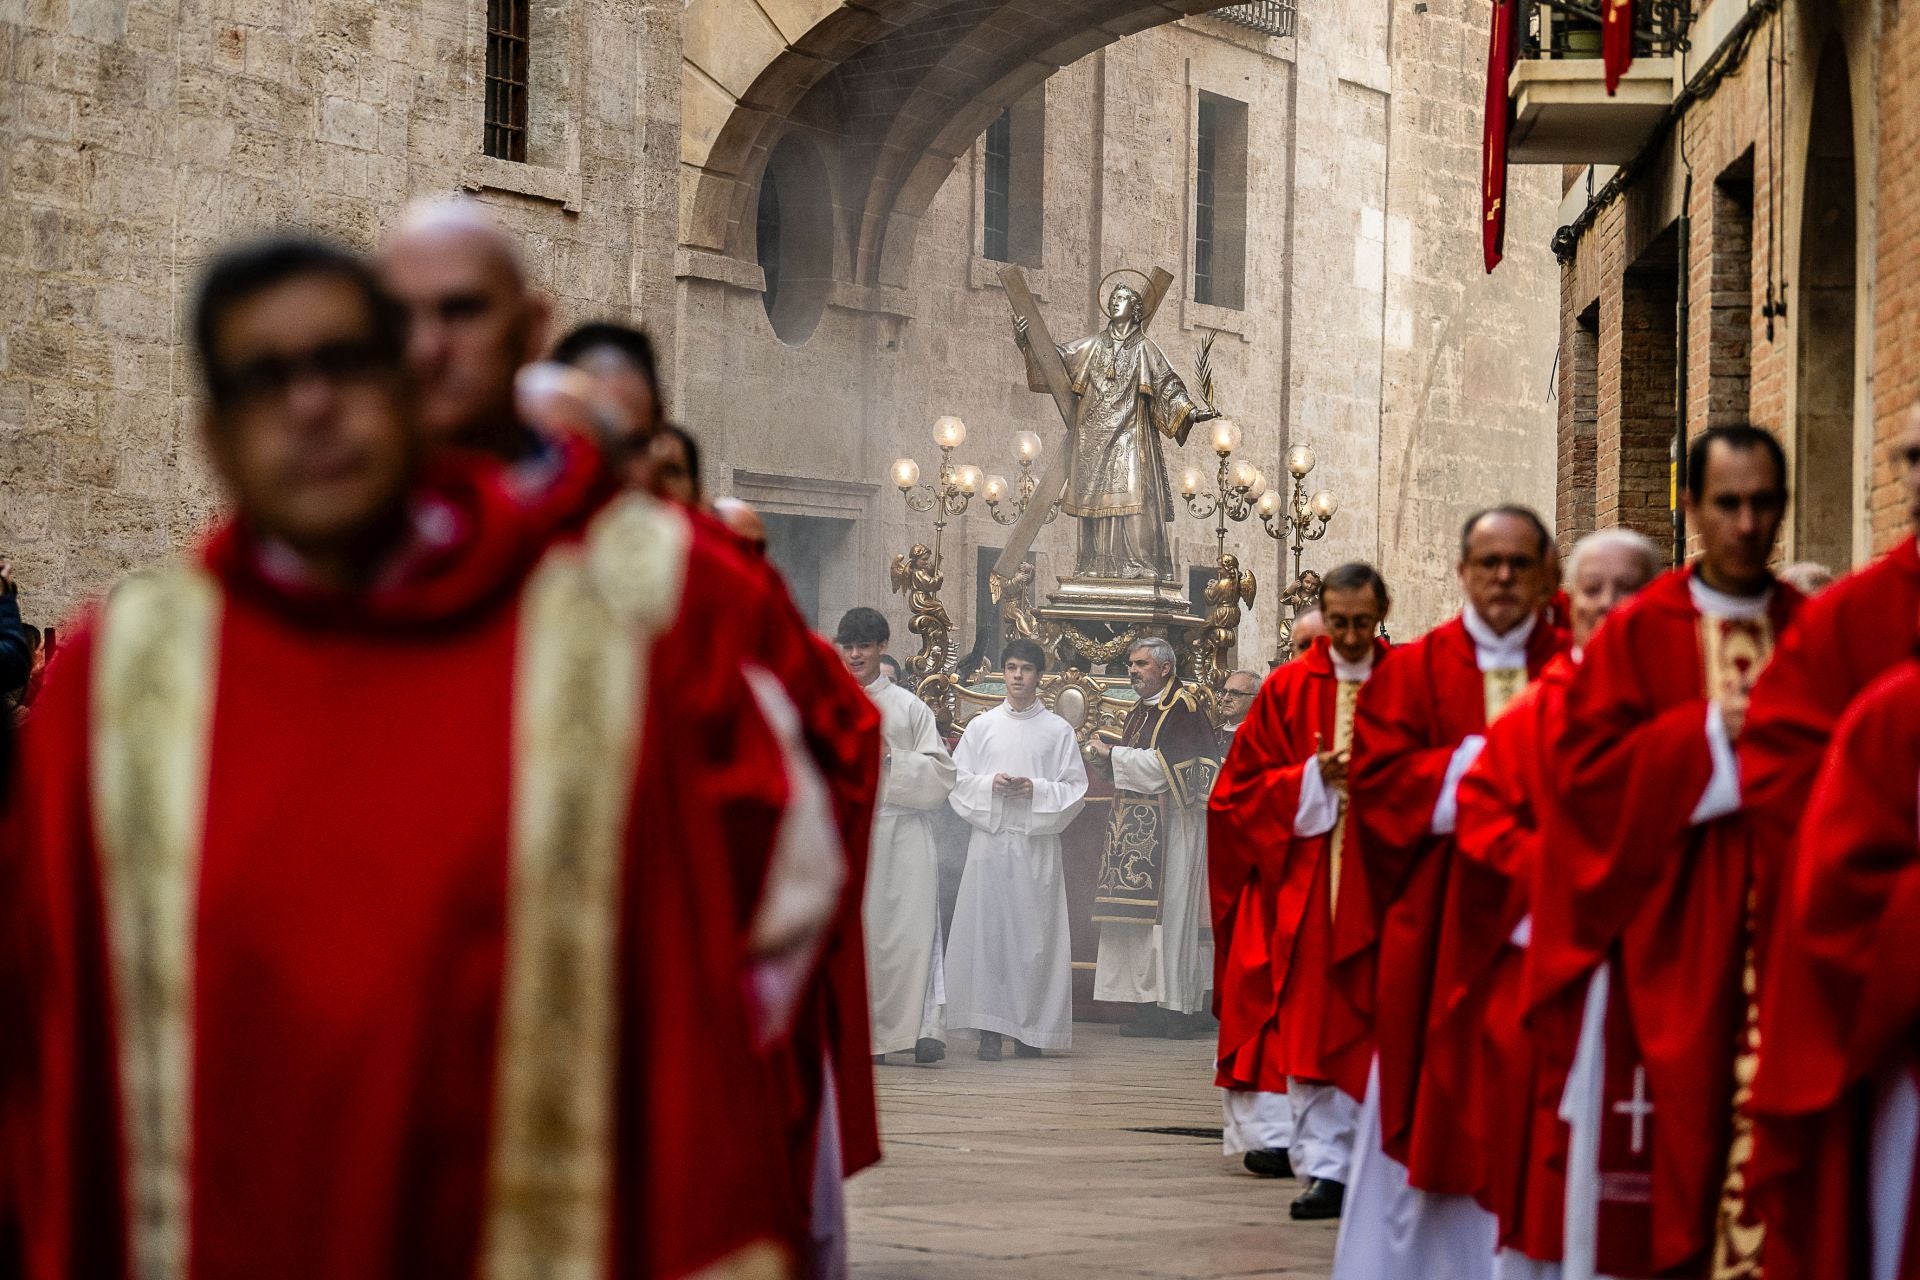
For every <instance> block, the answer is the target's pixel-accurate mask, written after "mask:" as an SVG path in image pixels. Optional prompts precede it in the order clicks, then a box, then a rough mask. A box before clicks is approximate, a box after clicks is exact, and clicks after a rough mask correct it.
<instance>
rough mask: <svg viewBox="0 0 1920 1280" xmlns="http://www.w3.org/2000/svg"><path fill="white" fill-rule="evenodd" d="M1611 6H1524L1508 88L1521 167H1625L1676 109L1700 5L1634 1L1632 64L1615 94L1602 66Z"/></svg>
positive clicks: (1592, 2) (1549, 1)
mask: <svg viewBox="0 0 1920 1280" xmlns="http://www.w3.org/2000/svg"><path fill="white" fill-rule="evenodd" d="M1612 2H1613V0H1523V2H1522V3H1521V4H1520V5H1518V6H1516V14H1515V20H1516V21H1517V22H1518V23H1519V24H1520V26H1519V30H1518V31H1517V32H1516V33H1515V34H1516V41H1515V48H1516V49H1517V51H1518V58H1517V61H1516V63H1515V66H1514V70H1513V75H1512V78H1511V80H1510V81H1509V82H1508V93H1509V95H1510V96H1511V97H1512V99H1513V128H1512V131H1511V133H1510V134H1509V135H1508V140H1507V158H1508V159H1509V160H1510V161H1512V162H1513V163H1515V164H1621V163H1624V162H1625V161H1627V160H1629V159H1631V158H1632V157H1633V156H1634V155H1635V154H1637V153H1638V152H1639V150H1640V148H1641V146H1642V145H1644V144H1645V142H1646V141H1647V139H1648V138H1649V137H1651V136H1652V134H1653V131H1654V130H1655V128H1657V127H1658V125H1659V123H1660V120H1661V117H1662V116H1663V115H1664V114H1665V112H1666V110H1667V108H1668V107H1669V106H1671V105H1672V103H1673V99H1674V94H1675V92H1676V90H1677V88H1678V79H1677V77H1676V74H1675V72H1676V68H1677V67H1678V65H1679V59H1680V57H1681V55H1683V54H1684V53H1685V51H1686V49H1687V33H1688V31H1689V30H1690V29H1691V27H1692V23H1693V10H1694V4H1693V0H1637V3H1636V4H1635V5H1634V60H1633V65H1632V66H1631V67H1629V68H1628V69H1627V72H1626V74H1625V75H1624V76H1622V77H1621V80H1620V83H1619V86H1618V87H1617V89H1616V90H1615V92H1614V93H1612V94H1609V93H1608V92H1607V86H1606V70H1605V66H1604V64H1603V62H1602V60H1601V53H1600V34H1601V11H1602V7H1603V6H1605V5H1607V4H1610V3H1612Z"/></svg>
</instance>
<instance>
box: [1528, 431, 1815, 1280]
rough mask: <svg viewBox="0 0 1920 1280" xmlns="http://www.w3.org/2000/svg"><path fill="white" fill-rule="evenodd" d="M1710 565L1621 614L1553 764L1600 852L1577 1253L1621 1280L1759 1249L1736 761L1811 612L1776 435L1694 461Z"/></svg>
mask: <svg viewBox="0 0 1920 1280" xmlns="http://www.w3.org/2000/svg"><path fill="white" fill-rule="evenodd" d="M1687 484H1688V490H1687V494H1686V508H1687V515H1688V518H1689V520H1690V521H1691V523H1692V527H1693V529H1694V531H1695V533H1696V534H1697V535H1698V536H1699V538H1700V543H1701V547H1702V554H1701V557H1700V560H1699V561H1698V563H1696V564H1695V565H1693V566H1691V567H1689V568H1686V569H1677V570H1674V571H1672V572H1670V573H1668V574H1666V575H1664V576H1663V577H1661V578H1659V579H1657V580H1655V582H1654V583H1653V584H1652V585H1651V586H1649V587H1648V588H1647V589H1646V590H1645V591H1643V592H1642V593H1641V594H1640V595H1639V597H1638V598H1636V599H1635V600H1634V602H1633V603H1632V604H1631V605H1629V606H1627V607H1626V608H1625V609H1623V610H1621V611H1620V612H1619V613H1617V614H1616V615H1615V616H1614V617H1613V618H1612V619H1610V620H1609V621H1608V623H1607V625H1606V626H1605V627H1603V628H1602V629H1601V630H1600V632H1599V634H1598V635H1597V636H1596V637H1595V639H1594V642H1593V643H1592V644H1591V645H1590V646H1589V647H1588V648H1587V650H1586V657H1585V660H1584V661H1583V662H1582V664H1581V666H1580V672H1579V674H1578V676H1576V677H1575V679H1574V682H1573V686H1572V689H1571V690H1570V692H1569V694H1568V698H1567V713H1566V717H1565V729H1564V732H1563V735H1562V738H1561V741H1560V746H1559V751H1560V754H1561V757H1562V760H1563V776H1564V777H1565V780H1566V790H1565V795H1566V803H1567V809H1568V813H1569V816H1570V817H1571V818H1572V819H1573V821H1574V822H1575V823H1577V824H1579V825H1580V826H1581V827H1582V828H1583V829H1584V830H1586V831H1587V832H1588V833H1590V834H1591V836H1592V841H1591V843H1590V844H1580V845H1575V846H1572V847H1570V848H1569V849H1568V850H1567V851H1566V852H1565V854H1563V856H1564V857H1567V858H1568V859H1570V860H1571V861H1572V863H1573V865H1571V866H1570V867H1569V870H1568V875H1569V879H1570V881H1571V882H1572V883H1573V884H1574V885H1575V894H1574V898H1573V902H1572V904H1571V924H1572V932H1571V935H1570V936H1569V937H1568V938H1567V939H1565V942H1566V944H1567V945H1566V946H1565V947H1564V948H1563V949H1562V950H1561V952H1560V955H1561V957H1562V958H1563V959H1564V960H1566V961H1567V962H1568V963H1569V969H1568V970H1567V971H1563V972H1561V973H1559V974H1543V975H1542V976H1541V987H1540V990H1541V991H1552V990H1556V989H1561V988H1564V987H1565V986H1568V985H1577V984H1579V983H1581V982H1583V981H1586V980H1587V978H1588V975H1589V973H1592V975H1593V976H1592V982H1591V985H1590V986H1589V987H1588V992H1589V995H1588V1003H1587V1007H1586V1011H1585V1016H1584V1024H1583V1027H1582V1032H1581V1047H1580V1050H1579V1054H1578V1056H1577V1059H1576V1062H1575V1064H1574V1067H1573V1074H1572V1076H1571V1078H1570V1081H1569V1086H1568V1096H1567V1107H1568V1115H1569V1118H1570V1121H1571V1123H1572V1126H1573V1132H1572V1137H1571V1139H1570V1143H1571V1150H1572V1154H1571V1156H1570V1160H1569V1167H1568V1179H1569V1183H1570V1189H1569V1197H1568V1205H1569V1208H1568V1220H1567V1226H1566V1231H1567V1239H1566V1257H1567V1259H1568V1263H1569V1266H1572V1265H1573V1264H1574V1262H1575V1260H1576V1258H1579V1259H1582V1260H1585V1259H1588V1258H1591V1257H1592V1256H1593V1251H1595V1250H1597V1251H1598V1264H1599V1266H1600V1269H1601V1270H1602V1271H1604V1272H1606V1273H1608V1274H1612V1275H1664V1274H1667V1273H1668V1272H1671V1271H1682V1270H1684V1271H1688V1272H1691V1271H1693V1270H1695V1269H1703V1268H1705V1267H1707V1266H1708V1265H1709V1257H1710V1255H1712V1257H1713V1259H1714V1263H1713V1264H1714V1265H1719V1264H1729V1265H1731V1264H1734V1263H1737V1262H1739V1261H1740V1259H1741V1258H1742V1256H1743V1255H1746V1254H1749V1253H1751V1252H1752V1251H1753V1250H1754V1249H1755V1248H1756V1247H1757V1244H1758V1241H1757V1238H1756V1237H1755V1233H1754V1232H1753V1231H1751V1230H1750V1229H1749V1227H1748V1226H1747V1225H1745V1224H1744V1222H1743V1221H1741V1219H1742V1218H1743V1217H1744V1214H1743V1213H1742V1212H1741V1211H1740V1210H1739V1207H1738V1206H1737V1205H1736V1204H1735V1203H1733V1202H1732V1201H1729V1204H1728V1206H1727V1208H1725V1209H1724V1210H1723V1207H1722V1188H1723V1186H1728V1187H1730V1188H1732V1189H1735V1190H1737V1189H1739V1188H1741V1187H1743V1186H1744V1180H1745V1176H1746V1174H1745V1164H1746V1161H1747V1153H1748V1149H1749V1146H1750V1134H1746V1133H1743V1132H1742V1131H1741V1126H1740V1125H1736V1117H1735V1108H1736V1105H1737V1101H1738V1098H1737V1094H1736V1088H1735V1072H1736V1064H1737V1063H1738V1064H1739V1069H1740V1071H1741V1073H1742V1075H1743V1078H1746V1079H1750V1078H1751V1076H1750V1075H1749V1074H1747V1073H1749V1072H1750V1071H1751V1069H1752V1068H1751V1055H1752V1053H1753V1050H1754V1031H1755V1027H1754V1016H1755V1010H1754V1009H1753V1007H1752V1002H1751V1000H1750V999H1749V997H1748V991H1749V990H1750V989H1751V986H1750V984H1751V983H1752V982H1753V981H1754V980H1755V978H1754V965H1755V960H1756V942H1757V939H1758V938H1759V937H1761V936H1763V933H1764V923H1763V922H1761V921H1759V920H1758V919H1756V905H1757V902H1758V898H1757V889H1756V876H1755V868H1754V867H1753V865H1752V859H1751V853H1750V850H1751V842H1750V840H1749V839H1748V838H1747V836H1746V833H1745V831H1744V829H1743V828H1741V827H1740V826H1739V825H1738V823H1737V822H1735V821H1732V820H1731V819H1733V818H1734V817H1735V816H1736V815H1737V814H1738V813H1739V810H1740V808H1741V805H1742V802H1743V790H1742V786H1741V778H1740V771H1739V766H1738V763H1737V761H1736V758H1735V755H1734V751H1733V744H1734V743H1735V742H1736V741H1737V740H1738V739H1739V737H1740V736H1741V731H1742V726H1743V724H1744V717H1745V713H1746V710H1747V706H1748V704H1749V700H1750V698H1751V694H1752V690H1753V686H1754V681H1755V679H1756V678H1757V677H1758V675H1759V674H1760V671H1761V670H1762V669H1763V668H1764V667H1765V665H1766V663H1767V660H1768V658H1769V657H1770V656H1771V654H1772V652H1773V649H1774V645H1775V641H1776V639H1777V637H1779V636H1780V635H1781V634H1782V633H1784V632H1785V630H1786V627H1787V624H1788V622H1789V621H1790V620H1791V619H1792V618H1793V616H1794V614H1795V612H1796V611H1797V610H1798V608H1799V604H1800V596H1799V593H1798V592H1796V591H1794V590H1793V589H1792V588H1791V587H1789V586H1786V585H1785V584H1783V583H1777V582H1775V580H1774V578H1773V576H1772V574H1771V573H1770V572H1769V571H1768V568H1767V564H1768V559H1769V557H1770V556H1771V554H1772V551H1773V545H1774V538H1775V536H1776V534H1777V533H1778V530H1779V525H1780V520H1781V517H1782V514H1783V513H1784V511H1785V508H1786V498H1787V494H1786V467H1785V462H1784V459H1783V456H1782V453H1781V450H1780V446H1779V444H1778V442H1777V441H1775V440H1774V438H1773V436H1772V435H1770V434H1769V433H1767V432H1766V431H1763V430H1760V429H1758V428H1755V427H1748V426H1737V427H1716V428H1713V429H1711V430H1709V431H1706V432H1704V433H1702V434H1701V435H1699V436H1697V437H1695V440H1694V443H1693V445H1692V446H1691V448H1690V450H1689V454H1688V465H1687Z"/></svg>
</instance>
